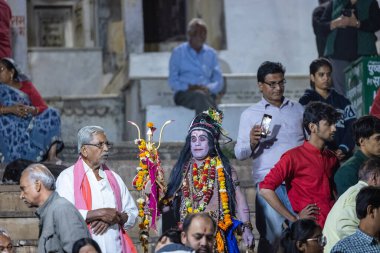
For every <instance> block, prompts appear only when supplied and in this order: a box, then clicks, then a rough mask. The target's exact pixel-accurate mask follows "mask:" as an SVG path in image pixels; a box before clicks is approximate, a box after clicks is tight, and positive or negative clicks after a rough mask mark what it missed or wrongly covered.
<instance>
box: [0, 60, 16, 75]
mask: <svg viewBox="0 0 380 253" xmlns="http://www.w3.org/2000/svg"><path fill="white" fill-rule="evenodd" d="M0 63H1V64H3V65H4V67H5V68H6V69H7V70H9V71H12V70H14V74H13V79H14V80H17V79H18V74H19V73H18V70H17V68H16V66H15V62H14V60H13V59H11V58H1V59H0Z"/></svg>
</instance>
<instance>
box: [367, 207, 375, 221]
mask: <svg viewBox="0 0 380 253" xmlns="http://www.w3.org/2000/svg"><path fill="white" fill-rule="evenodd" d="M373 210H374V208H373V206H372V205H368V206H367V216H370V217H371V218H374V212H373Z"/></svg>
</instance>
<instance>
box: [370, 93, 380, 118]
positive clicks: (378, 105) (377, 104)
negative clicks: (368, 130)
mask: <svg viewBox="0 0 380 253" xmlns="http://www.w3.org/2000/svg"><path fill="white" fill-rule="evenodd" d="M369 114H370V115H372V116H375V117H378V118H380V89H378V90H377V93H376V97H375V99H374V100H373V103H372V106H371V110H370V112H369Z"/></svg>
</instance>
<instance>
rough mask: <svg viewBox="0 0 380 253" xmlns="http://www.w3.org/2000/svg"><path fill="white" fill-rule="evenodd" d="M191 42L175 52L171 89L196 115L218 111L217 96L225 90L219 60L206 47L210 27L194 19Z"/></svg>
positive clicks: (214, 53)
mask: <svg viewBox="0 0 380 253" xmlns="http://www.w3.org/2000/svg"><path fill="white" fill-rule="evenodd" d="M187 34H188V42H185V43H182V44H181V45H179V46H178V47H176V48H175V49H174V50H173V53H172V55H171V57H170V63H169V85H170V87H171V89H172V90H173V92H174V93H175V94H174V102H175V103H176V105H181V106H184V107H187V108H189V109H193V110H195V111H196V114H199V113H201V112H202V111H205V110H207V109H208V108H209V107H212V108H216V102H215V98H216V95H217V94H218V93H219V92H220V91H221V90H222V89H223V77H222V73H221V70H220V66H219V63H218V57H217V55H216V52H215V50H214V49H213V48H211V47H209V46H207V45H206V44H204V43H205V41H206V37H207V27H206V24H205V23H204V22H203V20H201V19H197V18H196V19H192V20H191V21H190V22H189V24H188V28H187Z"/></svg>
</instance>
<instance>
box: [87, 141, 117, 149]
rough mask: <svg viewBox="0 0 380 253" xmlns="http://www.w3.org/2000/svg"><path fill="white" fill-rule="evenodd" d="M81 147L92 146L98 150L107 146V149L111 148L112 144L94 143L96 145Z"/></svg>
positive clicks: (89, 144)
mask: <svg viewBox="0 0 380 253" xmlns="http://www.w3.org/2000/svg"><path fill="white" fill-rule="evenodd" d="M83 145H88V146H94V147H97V148H99V149H103V148H104V146H107V148H108V149H110V148H112V146H113V144H112V143H110V142H99V143H96V144H93V143H85V144H83Z"/></svg>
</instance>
